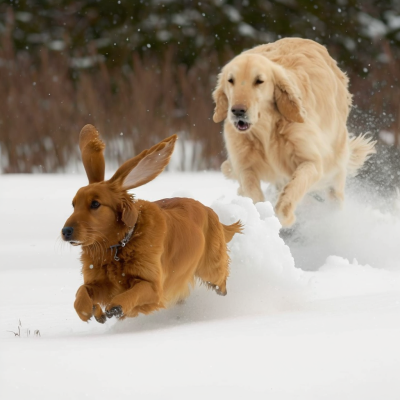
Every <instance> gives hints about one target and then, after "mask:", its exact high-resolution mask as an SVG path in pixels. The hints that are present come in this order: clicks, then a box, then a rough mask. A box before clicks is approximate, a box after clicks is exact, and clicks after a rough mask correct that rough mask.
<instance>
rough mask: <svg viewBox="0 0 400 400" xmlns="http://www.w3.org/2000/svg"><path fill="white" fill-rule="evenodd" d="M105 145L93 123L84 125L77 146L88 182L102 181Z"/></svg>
mask: <svg viewBox="0 0 400 400" xmlns="http://www.w3.org/2000/svg"><path fill="white" fill-rule="evenodd" d="M105 147H106V145H105V144H104V142H103V141H102V140H101V139H100V135H99V132H98V131H97V129H96V128H95V127H94V126H93V125H90V124H88V125H85V126H84V127H83V128H82V130H81V133H80V134H79V148H80V149H81V154H82V162H83V166H84V167H85V170H86V175H87V177H88V179H89V183H95V182H102V181H104V171H105V161H104V154H103V151H104V149H105Z"/></svg>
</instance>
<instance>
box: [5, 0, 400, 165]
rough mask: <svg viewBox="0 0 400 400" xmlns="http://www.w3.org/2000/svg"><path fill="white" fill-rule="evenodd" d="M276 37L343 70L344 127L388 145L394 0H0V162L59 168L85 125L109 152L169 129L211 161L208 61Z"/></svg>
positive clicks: (215, 158) (123, 152)
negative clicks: (327, 57) (314, 45)
mask: <svg viewBox="0 0 400 400" xmlns="http://www.w3.org/2000/svg"><path fill="white" fill-rule="evenodd" d="M287 36H296V37H303V38H308V39H313V40H316V41H317V42H319V43H321V44H323V45H325V46H326V47H327V48H328V50H329V52H330V54H331V55H332V57H334V58H335V59H336V60H337V61H338V63H339V66H340V67H341V68H342V69H343V70H344V71H346V72H347V73H348V75H349V77H350V80H351V87H350V90H351V92H352V93H353V94H354V108H353V111H352V115H351V118H350V121H349V125H350V130H351V131H352V132H354V133H356V134H357V133H361V132H365V131H370V132H371V133H372V134H373V135H375V136H376V137H377V138H378V139H379V140H380V141H381V142H382V143H386V144H387V145H390V146H392V148H393V149H395V148H398V147H399V144H400V85H399V80H400V0H386V1H375V0H363V1H354V0H331V1H322V0H211V1H206V2H204V1H189V0H181V1H176V0H164V1H163V0H146V1H145V0H140V1H137V0H87V1H84V0H47V1H46V0H3V1H1V2H0V171H2V172H39V171H43V172H57V171H64V170H71V169H73V168H74V165H76V162H77V160H78V159H79V156H78V152H77V138H78V132H79V131H80V129H81V128H82V126H83V125H85V124H86V123H92V124H94V125H96V127H98V129H99V130H100V132H101V134H102V135H103V137H104V138H105V140H106V143H107V145H108V147H107V157H108V159H109V160H111V162H112V161H114V162H116V163H117V162H121V161H123V160H125V159H126V158H128V157H131V156H132V155H133V154H135V153H137V152H138V151H140V150H142V149H143V148H145V147H146V146H149V145H152V144H154V143H155V142H156V141H157V140H160V139H162V138H164V137H166V136H168V135H170V134H172V133H178V134H179V135H180V137H181V139H182V140H181V141H180V143H181V144H180V146H181V147H180V152H181V160H182V162H181V165H179V166H178V168H181V169H205V168H215V169H217V168H219V165H220V163H221V161H222V160H223V159H224V149H223V141H222V135H221V125H220V124H218V125H217V124H214V123H213V121H212V113H213V107H214V106H213V102H212V99H211V92H212V90H213V87H214V86H215V82H216V75H217V74H218V71H219V69H220V68H221V66H223V65H224V64H225V63H226V62H227V61H228V60H229V59H230V58H232V57H233V56H234V55H236V54H238V53H240V52H241V51H243V50H245V49H248V48H251V47H253V46H255V45H258V44H261V43H267V42H271V41H275V40H277V39H279V38H282V37H287ZM109 165H110V164H109Z"/></svg>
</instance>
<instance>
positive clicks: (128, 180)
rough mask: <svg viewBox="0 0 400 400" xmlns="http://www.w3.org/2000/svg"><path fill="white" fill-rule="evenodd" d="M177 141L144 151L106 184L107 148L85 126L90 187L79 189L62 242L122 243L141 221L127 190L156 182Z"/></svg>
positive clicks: (171, 139)
mask: <svg viewBox="0 0 400 400" xmlns="http://www.w3.org/2000/svg"><path fill="white" fill-rule="evenodd" d="M176 139H177V136H176V135H173V136H171V137H169V138H167V139H165V140H163V141H162V142H160V143H158V144H157V145H155V146H153V147H152V148H151V149H149V150H144V151H143V152H142V153H140V154H139V155H138V156H136V157H134V158H132V159H130V160H128V161H127V162H125V163H124V164H123V165H122V166H121V167H119V168H118V170H117V171H116V172H115V174H114V175H113V177H112V178H111V179H109V180H108V181H104V166H105V163H104V156H103V150H104V148H105V145H104V143H103V142H102V141H101V139H100V138H99V134H98V132H97V130H96V129H95V127H94V126H92V125H86V126H85V127H84V128H83V129H82V131H81V134H80V148H81V153H82V161H83V164H84V167H85V170H86V174H87V176H88V178H89V185H88V186H85V187H83V188H81V189H79V190H78V192H77V193H76V195H75V197H74V199H73V201H72V206H73V207H74V212H73V213H72V215H71V216H70V217H69V218H68V220H67V221H66V222H65V225H64V227H63V229H62V231H61V236H62V238H63V240H65V241H66V242H69V243H71V244H73V245H82V246H92V245H94V246H95V247H96V248H99V247H107V246H110V245H114V244H117V243H118V242H119V241H121V240H122V239H123V238H124V235H125V234H126V232H127V231H129V229H130V228H132V227H134V226H135V224H136V221H137V219H138V210H137V209H136V207H135V204H134V203H133V201H132V196H131V195H130V194H129V193H128V192H127V191H128V190H129V189H133V188H136V187H138V186H142V185H144V184H145V183H147V182H149V181H151V180H153V179H154V178H156V177H157V176H158V175H159V174H160V173H161V172H162V171H163V170H164V168H165V167H166V165H167V164H168V162H169V159H170V157H171V155H172V152H173V149H174V145H175V141H176Z"/></svg>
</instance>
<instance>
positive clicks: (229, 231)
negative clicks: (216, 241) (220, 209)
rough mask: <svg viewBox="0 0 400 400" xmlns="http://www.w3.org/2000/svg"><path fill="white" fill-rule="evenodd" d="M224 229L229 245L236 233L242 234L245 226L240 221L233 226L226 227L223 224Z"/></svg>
mask: <svg viewBox="0 0 400 400" xmlns="http://www.w3.org/2000/svg"><path fill="white" fill-rule="evenodd" d="M222 227H223V228H224V234H225V242H226V243H229V242H230V241H231V240H232V238H233V235H234V234H235V233H242V231H243V225H242V223H241V222H240V221H237V222H235V223H234V224H232V225H224V224H222Z"/></svg>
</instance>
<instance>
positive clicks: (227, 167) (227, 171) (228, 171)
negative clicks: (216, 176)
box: [221, 160, 235, 179]
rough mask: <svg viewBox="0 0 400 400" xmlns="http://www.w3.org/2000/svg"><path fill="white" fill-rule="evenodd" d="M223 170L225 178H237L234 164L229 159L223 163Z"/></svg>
mask: <svg viewBox="0 0 400 400" xmlns="http://www.w3.org/2000/svg"><path fill="white" fill-rule="evenodd" d="M221 171H222V173H223V174H224V176H225V178H228V179H235V173H234V172H233V168H232V164H231V162H230V161H229V160H225V161H224V162H223V163H222V164H221Z"/></svg>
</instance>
